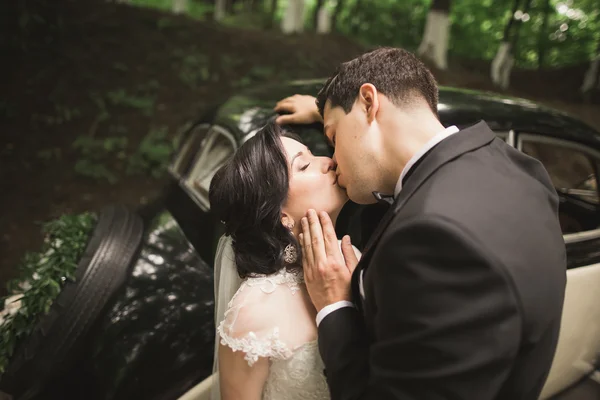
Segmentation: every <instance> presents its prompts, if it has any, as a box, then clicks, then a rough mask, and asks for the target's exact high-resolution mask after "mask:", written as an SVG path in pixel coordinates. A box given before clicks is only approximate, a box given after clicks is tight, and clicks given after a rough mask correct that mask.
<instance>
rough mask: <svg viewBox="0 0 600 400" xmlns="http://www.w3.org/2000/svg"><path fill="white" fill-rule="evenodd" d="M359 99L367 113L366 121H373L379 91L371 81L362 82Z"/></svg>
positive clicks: (375, 114) (377, 104)
mask: <svg viewBox="0 0 600 400" xmlns="http://www.w3.org/2000/svg"><path fill="white" fill-rule="evenodd" d="M358 97H359V101H360V102H361V106H362V108H363V110H364V111H365V113H366V114H367V122H368V123H371V122H373V121H375V117H376V116H377V112H378V111H379V93H378V92H377V88H376V87H375V86H374V85H372V84H371V83H364V84H363V85H362V86H361V87H360V89H359V95H358Z"/></svg>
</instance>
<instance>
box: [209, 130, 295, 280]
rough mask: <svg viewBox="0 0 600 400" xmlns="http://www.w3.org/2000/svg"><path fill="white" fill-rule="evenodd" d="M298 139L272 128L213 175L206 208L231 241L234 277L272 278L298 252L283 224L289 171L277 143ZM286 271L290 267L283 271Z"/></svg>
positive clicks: (261, 131)
mask: <svg viewBox="0 0 600 400" xmlns="http://www.w3.org/2000/svg"><path fill="white" fill-rule="evenodd" d="M283 136H285V137H290V138H292V139H294V140H298V141H300V140H299V138H298V137H297V136H296V135H294V134H292V133H290V132H286V131H284V130H283V129H282V128H281V127H280V126H279V125H277V124H276V123H274V122H270V123H269V124H267V125H266V126H265V127H264V128H262V129H261V130H260V131H258V132H257V133H256V135H254V136H253V137H252V138H250V139H249V140H248V141H247V142H245V143H244V144H243V145H242V146H240V148H239V149H238V150H237V152H236V153H235V155H234V156H233V157H232V158H231V159H230V160H229V161H228V162H226V163H225V165H223V166H222V167H221V168H220V169H219V170H218V171H217V173H216V174H215V176H214V177H213V179H212V181H211V183H210V190H209V194H208V196H209V200H210V207H211V210H212V212H213V213H214V214H215V216H216V217H217V218H218V219H219V220H221V221H222V222H224V223H225V233H226V234H227V235H231V237H232V239H233V240H232V242H233V249H234V253H235V263H236V265H237V270H238V274H239V275H240V277H242V278H245V277H247V276H249V275H251V274H266V275H269V274H273V273H276V272H277V271H279V270H280V269H282V268H283V267H284V266H286V264H285V262H284V249H285V248H286V246H287V245H288V244H291V245H292V246H294V247H295V248H296V252H297V254H298V261H297V262H296V263H295V264H294V266H295V267H297V266H299V265H300V246H299V245H298V242H297V241H296V239H295V237H294V235H292V233H291V232H290V231H289V229H287V228H286V227H285V226H283V224H282V223H281V217H282V206H283V204H284V203H285V201H286V199H287V195H288V188H289V170H288V162H287V158H286V153H285V149H284V148H283V144H282V142H281V137H283ZM287 266H290V265H287Z"/></svg>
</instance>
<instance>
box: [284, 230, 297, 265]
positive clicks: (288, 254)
mask: <svg viewBox="0 0 600 400" xmlns="http://www.w3.org/2000/svg"><path fill="white" fill-rule="evenodd" d="M284 226H285V227H286V228H288V229H289V230H290V232H291V231H292V229H294V221H293V220H288V221H286V223H285V224H284ZM296 260H298V252H297V251H296V246H294V245H292V244H291V243H290V244H288V245H287V246H285V249H284V250H283V261H284V262H285V263H286V264H293V263H295V262H296Z"/></svg>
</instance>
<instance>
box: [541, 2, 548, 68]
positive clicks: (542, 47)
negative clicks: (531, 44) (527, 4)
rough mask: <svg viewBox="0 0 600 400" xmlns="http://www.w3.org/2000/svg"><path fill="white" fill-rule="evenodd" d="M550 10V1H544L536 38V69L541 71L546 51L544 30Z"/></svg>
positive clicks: (546, 39) (546, 41) (546, 38)
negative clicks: (540, 23)
mask: <svg viewBox="0 0 600 400" xmlns="http://www.w3.org/2000/svg"><path fill="white" fill-rule="evenodd" d="M550 10H551V8H550V0H545V2H544V8H543V11H542V12H543V13H544V19H543V20H542V26H541V27H540V34H539V37H538V69H542V68H543V67H544V61H545V58H546V50H547V49H548V33H547V32H546V29H547V28H548V18H549V17H550Z"/></svg>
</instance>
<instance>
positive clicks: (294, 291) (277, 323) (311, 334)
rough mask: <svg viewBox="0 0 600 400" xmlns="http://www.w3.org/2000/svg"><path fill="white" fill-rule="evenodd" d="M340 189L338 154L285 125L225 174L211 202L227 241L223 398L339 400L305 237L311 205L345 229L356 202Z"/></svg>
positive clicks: (220, 306)
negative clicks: (320, 339) (343, 218)
mask: <svg viewBox="0 0 600 400" xmlns="http://www.w3.org/2000/svg"><path fill="white" fill-rule="evenodd" d="M336 183H337V180H336V173H335V164H334V162H333V161H332V160H331V159H330V158H327V157H316V156H314V155H313V154H312V153H311V152H310V150H309V149H308V148H307V147H306V146H304V145H303V144H302V143H301V142H300V140H299V139H298V138H297V137H296V136H294V135H292V134H290V133H287V132H285V131H283V130H282V128H280V127H279V126H278V125H277V124H275V123H269V124H268V125H267V126H266V127H264V128H263V129H262V130H261V131H259V132H258V133H257V134H256V135H255V136H254V137H252V138H251V139H249V140H248V141H247V142H246V143H244V144H243V145H242V146H241V147H240V149H239V150H238V151H237V152H236V154H235V155H234V157H233V158H232V159H231V160H230V161H229V162H227V163H226V164H225V165H224V166H223V167H221V169H220V170H219V171H218V172H217V173H216V174H215V176H214V178H213V180H212V182H211V186H210V192H209V198H210V204H211V209H212V211H213V212H214V213H215V215H216V216H217V218H219V219H220V220H221V221H222V222H223V223H224V224H225V229H226V235H225V236H223V237H222V238H221V240H220V242H219V246H218V250H217V257H216V262H215V288H216V293H215V297H216V303H215V320H216V324H217V337H216V340H215V372H218V374H217V375H215V376H218V379H215V383H214V384H213V390H212V398H213V399H222V400H231V399H235V400H246V399H248V400H250V399H252V400H258V399H263V400H275V399H285V400H294V399H298V400H300V399H315V400H320V399H329V398H330V397H329V391H328V388H327V382H326V380H325V376H324V375H323V368H324V367H323V363H322V361H321V358H320V356H319V351H318V347H317V326H316V321H315V317H316V310H315V309H314V307H313V305H312V302H311V300H310V298H309V296H308V293H307V291H306V287H305V285H304V275H303V271H302V259H301V257H302V255H301V254H300V246H299V244H298V241H297V237H298V234H299V233H300V232H301V227H300V220H301V218H302V217H304V216H305V214H306V211H307V210H308V209H310V208H313V209H316V210H324V211H326V212H328V213H329V215H330V217H331V220H332V221H333V222H334V223H335V221H336V219H337V217H338V215H339V213H340V211H341V209H342V207H343V206H344V204H345V203H346V202H347V201H348V197H347V195H346V192H345V191H344V190H343V189H342V188H340V187H339V186H338V185H337V184H336ZM354 251H355V253H356V255H357V256H358V257H359V256H360V254H359V253H358V250H356V249H354ZM348 256H349V255H348Z"/></svg>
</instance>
